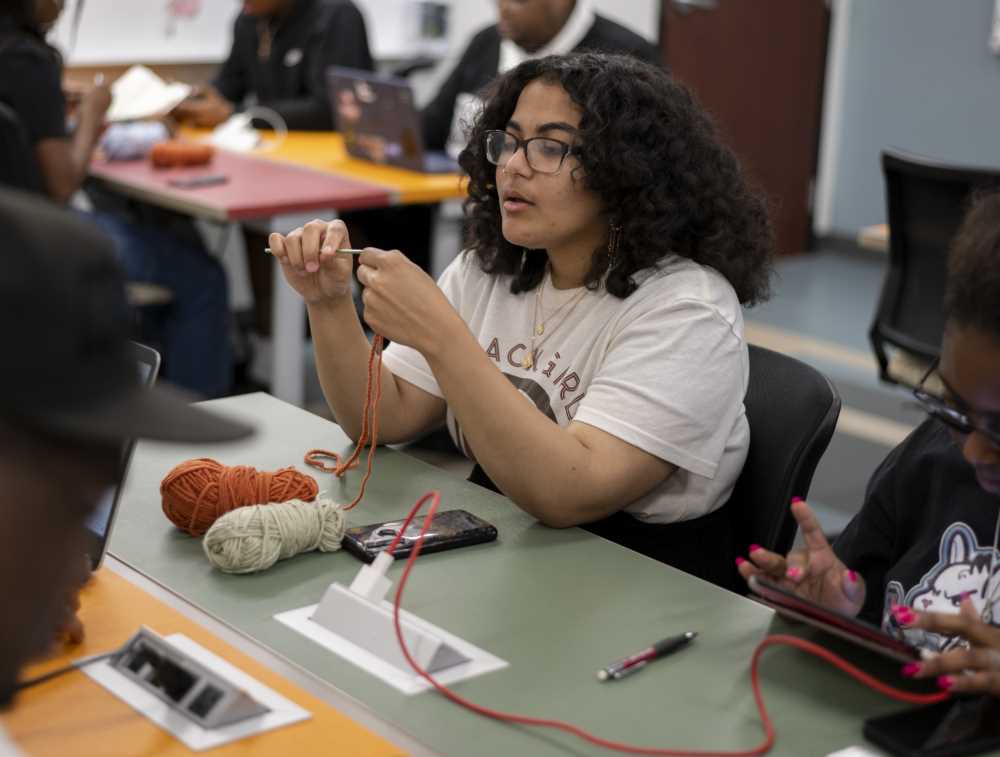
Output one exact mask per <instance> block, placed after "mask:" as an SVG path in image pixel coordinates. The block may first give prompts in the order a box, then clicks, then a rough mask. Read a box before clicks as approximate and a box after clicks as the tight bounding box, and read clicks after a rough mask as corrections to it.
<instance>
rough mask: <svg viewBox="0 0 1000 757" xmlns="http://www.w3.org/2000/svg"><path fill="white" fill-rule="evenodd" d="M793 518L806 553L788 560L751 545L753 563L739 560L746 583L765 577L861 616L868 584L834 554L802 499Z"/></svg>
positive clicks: (797, 553) (795, 502) (799, 552)
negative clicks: (752, 579)
mask: <svg viewBox="0 0 1000 757" xmlns="http://www.w3.org/2000/svg"><path fill="white" fill-rule="evenodd" d="M792 515H793V516H795V520H796V521H798V524H799V529H800V530H801V532H802V538H803V540H804V541H805V544H806V546H805V549H797V550H795V551H793V552H789V553H788V557H787V558H785V557H782V556H781V555H779V554H777V553H775V552H770V551H768V550H766V549H763V548H761V547H757V546H756V545H751V547H750V554H749V557H750V559H749V560H745V559H743V558H742V557H739V558H737V559H736V564H737V567H738V569H739V571H740V575H741V576H743V578H744V579H748V580H749V578H750V577H751V576H758V575H759V576H761V577H763V578H766V579H768V580H769V581H771V582H772V583H775V584H777V585H778V586H780V587H782V588H783V589H786V590H788V591H793V592H795V593H796V594H798V595H799V596H800V597H803V598H805V599H808V600H811V601H813V602H816V603H817V604H821V605H823V606H825V607H829V608H830V609H831V610H836V611H837V612H840V613H843V614H845V615H851V616H853V615H857V614H858V612H859V611H860V610H861V607H862V605H863V604H864V602H865V582H864V579H863V578H862V577H861V576H860V575H858V574H857V573H856V572H855V571H853V570H850V569H849V568H848V567H847V566H846V565H844V563H842V562H841V561H840V559H839V558H838V557H837V555H836V554H835V553H834V551H833V548H832V547H831V546H830V542H828V541H827V540H826V536H824V535H823V530H822V528H820V525H819V521H818V520H817V519H816V516H815V515H814V514H813V511H812V510H811V509H809V505H807V504H806V503H805V502H804V501H803V500H801V499H794V500H792Z"/></svg>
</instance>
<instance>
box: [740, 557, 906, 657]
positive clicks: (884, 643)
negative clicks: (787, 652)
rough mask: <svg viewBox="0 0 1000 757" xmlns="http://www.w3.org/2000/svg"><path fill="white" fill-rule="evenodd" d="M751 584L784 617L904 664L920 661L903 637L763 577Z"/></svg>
mask: <svg viewBox="0 0 1000 757" xmlns="http://www.w3.org/2000/svg"><path fill="white" fill-rule="evenodd" d="M748 583H749V584H750V590H751V591H753V593H754V594H756V595H757V596H758V597H759V598H760V599H761V600H763V603H764V604H766V605H767V606H768V607H772V608H774V610H775V611H776V612H777V613H778V614H779V615H781V616H783V617H786V618H791V619H793V620H799V621H801V622H803V623H807V624H809V625H811V626H815V627H816V628H819V629H821V630H823V631H826V632H828V633H832V634H834V635H835V636H839V637H840V638H842V639H846V640H847V641H852V642H854V643H855V644H859V645H861V646H863V647H865V648H867V649H870V650H872V651H873V652H877V653H879V654H881V655H884V656H886V657H891V658H892V659H894V660H898V661H900V662H912V661H913V660H919V659H920V650H919V649H917V648H916V647H914V646H912V645H911V644H908V643H907V642H906V641H904V640H903V639H901V638H897V637H895V636H892V635H890V634H887V633H886V632H885V631H883V630H882V629H881V628H879V627H878V626H876V625H872V624H871V623H866V622H865V621H863V620H858V619H857V618H853V617H851V616H850V615H844V614H842V613H839V612H836V611H835V610H831V609H830V608H828V607H823V605H819V604H816V603H815V602H811V601H809V600H808V599H803V598H802V597H800V596H798V595H796V594H793V593H792V592H790V591H788V590H787V589H783V588H781V587H780V586H777V585H775V584H773V583H771V582H770V581H768V580H767V579H766V578H761V577H760V576H751V577H750V579H749V581H748Z"/></svg>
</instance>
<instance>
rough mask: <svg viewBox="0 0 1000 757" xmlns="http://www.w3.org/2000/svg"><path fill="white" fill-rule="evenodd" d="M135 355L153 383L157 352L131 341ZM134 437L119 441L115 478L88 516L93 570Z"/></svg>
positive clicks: (142, 375)
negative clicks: (120, 444)
mask: <svg viewBox="0 0 1000 757" xmlns="http://www.w3.org/2000/svg"><path fill="white" fill-rule="evenodd" d="M132 350H133V352H134V355H135V363H136V370H137V371H138V372H139V381H140V382H141V383H142V384H143V386H152V384H153V382H154V381H156V376H157V374H158V373H159V372H160V353H158V352H157V351H156V350H154V349H153V348H151V347H147V346H146V345H144V344H139V343H137V342H132ZM134 448H135V439H129V440H128V441H126V442H125V443H124V444H122V456H121V465H119V466H118V479H117V481H115V483H114V484H112V485H111V486H110V487H108V490H107V491H106V492H105V493H104V496H103V497H102V498H101V501H100V502H99V503H98V505H97V507H96V508H94V512H92V513H91V515H90V517H89V518H88V519H87V537H88V538H87V557H88V558H89V560H90V566H91V569H92V570H97V569H98V568H99V567H100V565H101V561H102V560H104V554H105V552H107V549H108V542H109V541H110V539H111V528H112V526H113V525H114V523H115V516H116V515H117V514H118V504H119V502H120V501H121V496H122V489H124V488H125V476H126V475H127V474H128V467H129V463H130V462H132V450H133V449H134Z"/></svg>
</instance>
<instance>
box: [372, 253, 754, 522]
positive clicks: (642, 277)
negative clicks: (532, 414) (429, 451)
mask: <svg viewBox="0 0 1000 757" xmlns="http://www.w3.org/2000/svg"><path fill="white" fill-rule="evenodd" d="M634 278H635V280H636V283H638V284H639V288H638V289H637V290H636V291H635V292H633V293H632V294H631V295H630V296H629V297H627V298H625V299H619V298H618V297H615V296H614V295H612V294H609V293H608V292H607V291H605V290H604V289H603V288H601V289H599V290H597V291H593V292H592V291H586V292H585V293H584V294H583V296H582V299H580V300H579V301H578V302H575V303H574V302H571V301H570V300H572V299H573V298H574V297H577V296H579V294H580V292H581V290H580V289H569V290H557V289H555V288H554V287H553V286H552V284H551V280H550V279H549V277H546V278H545V281H544V282H543V289H542V298H541V302H542V312H540V314H539V316H538V321H539V322H542V323H544V324H545V329H546V331H547V332H548V333H547V334H545V335H543V336H536V337H535V352H536V357H535V360H534V364H533V365H532V366H531V367H530V368H525V367H524V358H525V356H526V355H527V353H528V351H529V345H530V344H531V336H532V333H533V330H534V326H535V324H534V321H535V307H536V297H537V295H536V291H531V292H525V293H522V294H518V295H514V294H511V292H510V278H509V277H507V276H499V275H490V274H486V273H483V271H482V270H481V268H480V267H479V262H478V260H477V259H476V257H475V256H474V255H472V254H470V253H465V254H462V255H459V256H458V258H456V259H455V260H454V261H453V262H452V263H451V265H449V266H448V268H447V269H446V270H445V272H444V273H443V274H442V275H441V278H440V279H439V281H438V285H439V286H440V287H441V289H442V291H443V292H444V293H445V295H446V296H447V298H448V300H449V301H450V302H451V304H452V305H453V306H454V308H455V309H456V310H457V311H458V313H459V315H461V316H462V319H463V320H464V321H465V323H466V325H467V326H468V327H469V329H470V330H471V331H472V333H473V334H474V335H475V337H476V339H477V340H478V341H479V344H480V345H482V347H483V349H484V350H485V351H486V354H487V355H488V356H489V357H490V358H491V359H492V360H493V361H494V363H495V364H496V366H497V368H498V369H500V370H501V371H502V372H503V374H504V375H505V376H506V377H507V378H508V379H509V380H510V382H511V383H512V384H513V385H514V386H515V387H517V388H518V389H519V390H520V392H521V393H522V394H523V395H524V396H525V397H526V398H527V399H528V400H529V401H530V402H532V403H533V404H534V405H535V406H536V407H537V408H538V409H539V410H541V411H542V412H543V413H545V415H546V416H548V417H549V418H551V419H552V420H554V421H555V422H556V423H558V424H559V425H560V426H563V427H565V426H567V425H569V423H570V421H576V422H577V423H586V424H588V425H590V426H594V427H596V428H599V429H601V430H602V431H605V432H606V433H609V434H612V435H613V436H616V437H618V438H619V439H622V440H624V441H626V442H628V443H629V444H631V445H633V446H635V447H638V448H639V449H642V450H644V451H646V452H648V453H650V454H652V455H655V456H656V457H659V458H661V459H663V460H666V461H668V462H670V463H673V464H674V465H676V466H677V468H678V470H677V471H676V472H675V473H674V474H673V475H672V476H670V477H669V478H668V479H667V480H666V481H664V482H663V483H662V484H660V485H658V486H656V487H655V488H654V489H653V490H652V491H650V492H648V493H647V494H646V495H644V496H643V497H641V498H639V499H638V500H636V501H635V502H632V503H631V504H628V506H627V507H625V508H624V509H625V510H626V511H627V512H629V513H631V514H632V515H634V516H635V517H636V518H639V519H641V520H644V521H647V522H650V523H670V522H674V521H682V520H689V519H691V518H697V517H699V516H701V515H705V514H707V513H709V512H711V511H713V510H715V509H716V508H718V507H720V506H722V505H723V504H725V503H726V501H727V499H728V498H729V495H730V493H731V492H732V489H733V486H734V485H735V483H736V479H737V477H738V476H739V474H740V471H741V470H742V468H743V461H744V460H745V459H746V454H747V449H748V447H749V443H750V429H749V426H748V424H747V419H746V414H745V412H744V408H743V397H744V396H745V394H746V388H747V377H748V367H749V360H748V354H747V346H746V341H745V340H744V338H743V313H742V310H741V308H740V304H739V300H738V298H737V296H736V293H735V292H734V291H733V288H732V287H731V286H730V285H729V283H728V282H727V281H726V280H725V279H724V278H723V277H722V276H721V275H720V274H719V273H718V272H716V271H715V270H713V269H711V268H707V267H705V266H701V265H699V264H697V263H694V262H693V261H691V260H688V259H687V258H681V257H677V256H671V257H669V258H667V259H665V260H663V261H661V263H660V265H659V267H658V268H657V269H650V270H648V271H644V272H641V273H639V274H636V276H635V277H634ZM563 305H565V307H564V308H563V310H562V311H560V312H557V313H556V314H555V315H552V316H550V318H549V320H546V316H547V315H548V314H551V313H552V312H553V311H555V310H556V309H557V308H558V307H560V306H563ZM567 314H568V315H567ZM543 339H544V342H542V340H543ZM540 342H542V343H541V344H540V345H539V343H540ZM384 363H385V365H386V366H387V367H388V369H389V370H390V371H392V373H393V374H395V375H396V376H399V377H400V378H402V379H404V380H405V381H408V382H409V383H411V384H414V385H415V386H418V387H419V388H421V389H423V390H424V391H426V392H429V393H431V394H433V395H435V396H437V397H443V394H442V392H441V389H440V387H439V386H438V384H437V381H436V380H435V378H434V375H433V373H432V372H431V370H430V367H429V366H428V364H427V361H426V360H425V359H424V357H423V356H422V355H421V354H420V353H419V352H417V351H416V350H413V349H411V348H409V347H405V346H402V345H399V344H392V345H390V346H389V347H388V348H387V349H386V351H385V355H384ZM448 429H449V431H450V432H451V436H452V439H453V440H454V441H455V443H456V444H457V445H458V446H459V448H460V449H462V450H463V451H464V452H465V453H466V454H467V455H469V450H468V446H467V445H466V444H465V442H464V438H463V435H462V431H461V428H459V427H458V424H457V423H456V419H455V417H454V415H453V414H452V412H451V411H450V409H449V411H448ZM470 456H471V455H470ZM623 504H624V503H623Z"/></svg>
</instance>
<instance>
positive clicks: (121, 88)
mask: <svg viewBox="0 0 1000 757" xmlns="http://www.w3.org/2000/svg"><path fill="white" fill-rule="evenodd" d="M190 94H191V86H190V85H189V84H181V83H179V82H175V83H173V84H167V83H166V82H165V81H163V79H161V78H160V77H159V76H157V75H156V74H154V73H153V72H152V71H150V70H149V69H148V68H146V67H145V66H132V67H131V68H130V69H129V70H128V71H126V72H125V73H124V74H122V75H121V77H119V78H118V80H117V81H115V83H114V84H112V85H111V107H110V108H109V109H108V114H107V119H108V121H134V120H137V119H141V118H153V117H155V116H162V115H166V114H167V113H169V112H170V111H171V110H173V109H174V108H175V107H176V106H177V105H179V104H180V102H181V101H182V100H183V99H184V98H185V97H187V96H188V95H190Z"/></svg>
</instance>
